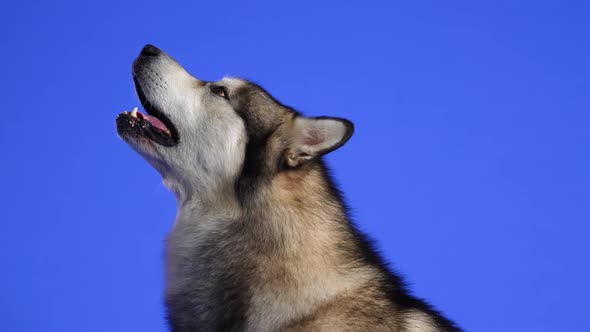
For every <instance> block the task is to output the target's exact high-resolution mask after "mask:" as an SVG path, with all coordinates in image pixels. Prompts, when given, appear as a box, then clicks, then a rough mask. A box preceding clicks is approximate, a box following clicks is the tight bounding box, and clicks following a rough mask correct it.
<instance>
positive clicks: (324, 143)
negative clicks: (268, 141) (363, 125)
mask: <svg viewBox="0 0 590 332" xmlns="http://www.w3.org/2000/svg"><path fill="white" fill-rule="evenodd" d="M353 131H354V126H353V124H352V122H350V121H348V120H346V119H341V118H330V117H317V118H307V117H297V118H296V119H295V120H294V125H293V129H292V132H291V139H290V141H291V143H290V146H289V148H288V149H287V153H286V156H285V157H286V162H287V164H288V165H289V166H291V167H295V166H298V165H300V164H301V163H303V162H305V161H307V160H310V159H313V158H315V157H319V156H322V155H324V154H326V153H328V152H331V151H334V150H336V149H337V148H339V147H341V146H342V145H344V143H346V141H348V139H349V138H350V137H351V136H352V133H353Z"/></svg>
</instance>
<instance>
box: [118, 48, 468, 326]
mask: <svg viewBox="0 0 590 332" xmlns="http://www.w3.org/2000/svg"><path fill="white" fill-rule="evenodd" d="M132 73H133V80H134V83H135V87H136V92H137V95H138V97H139V100H140V102H141V104H142V106H143V108H144V109H145V112H146V113H142V112H140V111H138V110H137V109H134V110H133V111H131V112H123V113H121V114H119V115H118V116H117V119H116V125H117V132H118V134H119V136H120V137H121V138H122V139H123V140H124V141H125V142H126V143H127V144H128V145H129V146H131V147H132V148H133V149H134V150H136V151H137V152H138V153H139V154H140V155H141V156H143V158H145V159H146V160H147V161H148V162H149V163H150V164H151V165H152V166H153V167H154V168H155V169H156V170H157V171H158V172H159V173H160V174H161V175H162V178H163V182H164V185H165V186H166V187H167V188H169V189H170V190H171V191H172V192H173V193H174V195H175V197H176V201H177V205H178V212H177V217H176V220H175V222H174V225H173V227H172V230H171V232H170V234H169V235H168V237H167V241H166V254H165V259H166V287H165V302H166V308H167V316H168V322H169V325H170V328H171V330H172V331H174V332H184V331H400V332H401V331H405V332H418V331H420V332H435V331H460V329H459V328H458V327H457V326H456V325H455V324H454V323H453V322H451V321H450V320H449V319H447V318H445V317H444V316H443V315H442V314H440V313H439V312H437V311H436V310H434V309H433V308H432V307H431V306H430V305H428V304H427V303H426V302H424V301H422V300H420V299H418V298H415V297H413V296H412V295H410V293H409V292H408V291H407V290H406V287H405V286H404V284H403V282H402V280H401V278H400V277H399V276H397V275H395V274H394V273H393V272H391V271H390V270H389V269H388V268H387V266H386V264H385V263H384V260H383V259H382V258H381V257H380V256H379V254H378V253H377V252H376V250H374V249H373V247H372V245H371V243H370V241H368V240H367V238H366V236H365V235H364V234H362V233H361V232H360V231H359V230H358V229H357V228H355V226H354V224H353V223H352V221H351V220H350V219H349V217H348V215H347V209H346V207H345V204H344V202H343V199H342V197H341V193H340V191H339V190H338V188H336V187H335V185H334V183H333V181H332V179H331V177H330V175H329V171H328V169H327V167H326V165H325V164H324V162H323V161H322V156H323V155H325V154H327V153H330V152H332V151H334V150H336V149H338V148H339V147H341V146H342V145H344V144H345V143H346V142H347V141H348V140H349V139H350V137H351V136H352V134H353V131H354V127H353V124H352V122H350V121H348V120H345V119H341V118H335V117H306V116H303V115H302V114H300V113H298V112H297V111H295V110H293V109H292V108H290V107H287V106H285V105H283V104H281V103H280V102H279V101H277V100H276V99H274V98H273V97H272V96H271V95H270V94H269V93H268V92H267V91H265V90H264V89H262V88H261V87H260V86H258V85H256V84H254V83H252V82H249V81H246V80H243V79H239V78H231V77H226V78H223V79H222V80H220V81H217V82H207V81H202V80H199V79H197V78H195V77H193V76H192V75H190V74H189V73H188V72H187V71H186V70H185V69H184V68H183V67H182V66H181V65H180V64H178V63H177V62H176V61H175V60H174V59H173V58H172V57H170V56H169V55H167V54H166V53H165V52H163V51H162V50H160V49H158V48H157V47H155V46H153V45H146V46H145V47H144V48H143V49H142V50H141V52H140V54H139V56H138V57H137V58H136V60H135V61H134V63H133V66H132Z"/></svg>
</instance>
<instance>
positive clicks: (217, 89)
mask: <svg viewBox="0 0 590 332" xmlns="http://www.w3.org/2000/svg"><path fill="white" fill-rule="evenodd" d="M211 92H213V93H214V94H216V95H218V96H220V97H223V98H225V99H229V94H228V93H227V89H226V88H225V87H224V86H219V85H212V86H211Z"/></svg>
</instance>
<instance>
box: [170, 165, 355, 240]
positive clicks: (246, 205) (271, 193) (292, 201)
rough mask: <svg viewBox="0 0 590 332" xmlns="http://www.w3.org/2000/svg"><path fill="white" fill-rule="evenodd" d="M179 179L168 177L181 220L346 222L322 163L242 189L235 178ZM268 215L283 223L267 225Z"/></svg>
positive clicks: (342, 208) (279, 225) (286, 225)
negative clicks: (170, 179)
mask: <svg viewBox="0 0 590 332" xmlns="http://www.w3.org/2000/svg"><path fill="white" fill-rule="evenodd" d="M179 183H180V182H178V181H176V182H172V183H166V181H165V184H166V186H167V187H169V188H170V189H171V190H172V191H173V192H174V194H175V196H176V201H177V205H178V218H177V222H179V221H181V222H192V223H194V222H196V223H198V222H199V220H198V219H200V218H207V219H212V218H213V219H216V220H220V219H223V220H226V221H231V219H248V218H252V216H255V218H257V219H259V220H258V222H261V224H260V225H259V226H262V227H265V226H269V225H272V226H271V227H275V228H276V227H279V228H281V227H290V226H293V225H290V224H292V223H297V220H305V222H306V223H311V222H319V223H325V222H327V221H334V222H342V221H343V220H346V216H345V211H344V206H343V204H342V202H341V201H340V198H339V197H338V196H337V194H336V193H335V192H334V189H333V188H332V184H331V183H330V180H329V179H328V178H327V177H326V175H325V171H324V166H323V164H321V163H317V164H313V165H309V167H304V168H301V169H297V170H290V171H286V172H282V173H279V174H276V175H275V176H273V178H272V179H266V180H265V181H259V183H258V186H257V187H255V188H249V189H248V190H247V191H240V188H239V186H236V185H235V183H233V182H231V183H229V182H228V183H220V182H214V181H207V183H203V182H202V181H192V182H188V181H184V183H183V185H179ZM228 219H229V220H228ZM265 219H271V220H274V221H276V220H277V219H279V221H281V222H279V223H276V222H270V223H269V224H268V225H265V224H264V220H265ZM275 230H276V231H279V232H281V231H280V230H278V229H275Z"/></svg>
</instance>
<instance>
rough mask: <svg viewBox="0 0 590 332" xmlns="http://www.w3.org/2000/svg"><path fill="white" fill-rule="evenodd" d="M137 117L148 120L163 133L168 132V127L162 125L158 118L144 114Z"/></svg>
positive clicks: (138, 113) (138, 114)
mask: <svg viewBox="0 0 590 332" xmlns="http://www.w3.org/2000/svg"><path fill="white" fill-rule="evenodd" d="M137 117H138V118H142V119H145V120H147V121H148V122H149V123H150V124H151V125H152V126H153V127H155V128H157V129H159V130H161V131H168V128H166V125H164V124H163V123H162V121H160V119H158V118H156V117H155V116H151V115H149V114H143V113H140V112H137Z"/></svg>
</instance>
